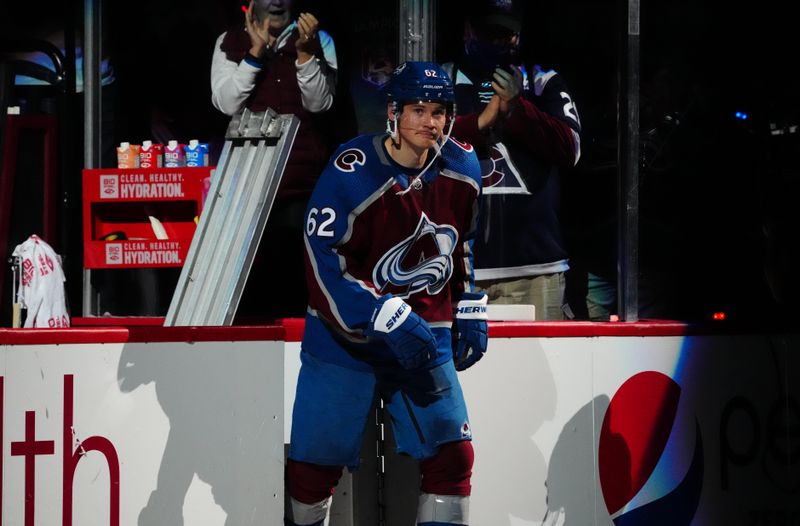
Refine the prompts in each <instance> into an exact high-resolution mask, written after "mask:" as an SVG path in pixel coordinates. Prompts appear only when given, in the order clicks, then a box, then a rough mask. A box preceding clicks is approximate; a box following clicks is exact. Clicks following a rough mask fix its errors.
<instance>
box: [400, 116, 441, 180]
mask: <svg viewBox="0 0 800 526" xmlns="http://www.w3.org/2000/svg"><path fill="white" fill-rule="evenodd" d="M455 120H456V119H455V115H454V116H453V118H451V119H450V124H449V125H448V126H447V133H445V134H444V136H442V137H440V138H439V139H437V140H436V146H434V148H435V150H436V151H435V152H434V154H433V157H431V160H430V161H428V163H427V164H426V165H425V168H423V169H422V171H421V172H420V173H418V174H417V175H416V176H415V177H414V178H413V179H411V180H409V181H408V187H407V188H406V189H405V190H400V191H399V192H397V194H396V195H406V194H407V193H408V192H409V191H410V190H411V189H412V188H413V189H415V190H419V189H420V188H422V176H423V175H425V172H427V171H428V168H430V167H431V166H433V163H434V162H435V161H436V159H437V158H438V157H439V155H440V154H441V153H442V147H443V146H444V145H445V143H446V142H447V141H448V140H449V139H450V133H451V132H452V131H453V123H454V122H455ZM396 123H397V121H395V130H396V129H397V125H396Z"/></svg>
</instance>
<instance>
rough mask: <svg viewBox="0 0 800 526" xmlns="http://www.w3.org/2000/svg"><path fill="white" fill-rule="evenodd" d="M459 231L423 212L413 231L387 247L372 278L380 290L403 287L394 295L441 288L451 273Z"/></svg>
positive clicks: (439, 289) (409, 294)
mask: <svg viewBox="0 0 800 526" xmlns="http://www.w3.org/2000/svg"><path fill="white" fill-rule="evenodd" d="M457 239H458V233H457V232H456V229H455V228H453V227H452V226H450V225H437V224H436V223H433V222H431V221H430V220H429V219H428V217H427V216H426V215H425V214H424V213H423V214H422V217H421V218H420V220H419V223H418V224H417V228H416V230H415V232H414V233H413V234H412V235H410V236H409V237H407V238H406V239H404V240H403V241H401V242H400V243H398V244H397V245H395V246H394V247H392V248H391V249H389V251H387V252H386V254H384V255H383V257H382V258H381V259H380V260H379V261H378V263H377V265H375V269H374V270H373V271H372V282H373V283H374V284H375V286H376V287H377V288H378V290H380V291H384V290H385V289H386V288H387V287H389V286H394V287H400V288H404V289H405V291H403V292H399V293H397V294H396V295H397V296H399V297H401V298H407V297H409V296H411V295H412V294H414V293H416V292H419V291H421V290H423V289H425V290H426V291H427V292H428V294H431V295H433V294H436V293H438V292H439V291H441V290H442V289H443V288H444V286H445V284H447V281H448V280H449V279H450V276H451V275H452V274H453V258H452V254H453V249H454V248H455V245H456V241H457Z"/></svg>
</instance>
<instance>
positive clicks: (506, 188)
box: [480, 143, 530, 194]
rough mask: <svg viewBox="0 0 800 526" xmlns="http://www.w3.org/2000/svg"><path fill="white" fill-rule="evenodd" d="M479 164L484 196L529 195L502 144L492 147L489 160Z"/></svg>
mask: <svg viewBox="0 0 800 526" xmlns="http://www.w3.org/2000/svg"><path fill="white" fill-rule="evenodd" d="M480 163H481V180H482V182H483V193H484V194H530V192H529V191H528V188H527V187H526V186H525V183H524V182H523V180H522V176H521V175H520V174H519V170H517V167H516V166H514V164H513V163H512V162H511V160H510V158H509V155H508V150H506V147H505V145H503V143H497V144H496V145H494V146H492V150H491V152H490V154H489V158H488V159H483V160H481V162H480Z"/></svg>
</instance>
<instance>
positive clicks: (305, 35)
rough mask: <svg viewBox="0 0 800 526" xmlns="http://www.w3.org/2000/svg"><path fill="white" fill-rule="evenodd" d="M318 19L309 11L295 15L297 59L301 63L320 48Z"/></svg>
mask: <svg viewBox="0 0 800 526" xmlns="http://www.w3.org/2000/svg"><path fill="white" fill-rule="evenodd" d="M318 33H319V21H318V20H317V18H316V17H315V16H314V15H312V14H311V13H300V16H299V17H297V40H296V41H295V44H294V45H295V47H296V48H297V60H298V61H299V62H300V63H301V64H302V63H304V62H306V61H307V60H309V59H310V58H311V57H312V56H313V55H314V54H315V53H317V52H318V51H319V50H320V43H319V38H318Z"/></svg>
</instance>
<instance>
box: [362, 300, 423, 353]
mask: <svg viewBox="0 0 800 526" xmlns="http://www.w3.org/2000/svg"><path fill="white" fill-rule="evenodd" d="M366 335H367V336H370V337H377V338H381V339H383V341H385V342H386V344H387V345H388V346H389V349H391V350H392V352H393V353H394V355H395V356H396V357H397V361H398V362H400V365H402V366H403V368H404V369H416V368H418V367H422V366H423V365H425V363H426V362H428V361H429V360H431V359H433V357H434V356H435V354H436V340H435V339H434V337H433V332H431V329H430V327H428V324H427V322H426V321H425V320H423V319H422V318H420V317H419V315H417V314H416V313H415V312H414V311H412V310H411V306H410V305H409V304H408V303H406V302H404V301H403V300H401V299H400V298H395V297H389V298H381V300H380V301H379V302H378V305H377V306H376V307H375V312H374V313H373V314H372V319H371V320H370V322H369V326H368V327H367V330H366Z"/></svg>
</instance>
